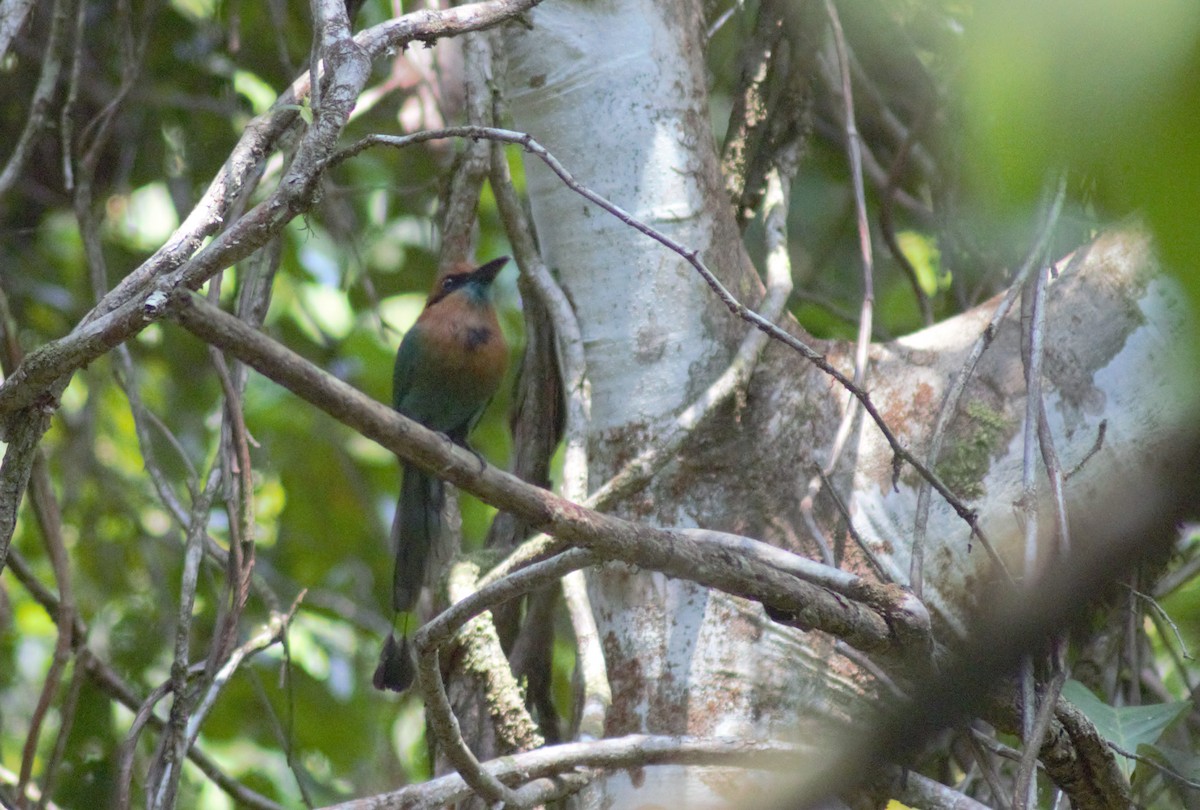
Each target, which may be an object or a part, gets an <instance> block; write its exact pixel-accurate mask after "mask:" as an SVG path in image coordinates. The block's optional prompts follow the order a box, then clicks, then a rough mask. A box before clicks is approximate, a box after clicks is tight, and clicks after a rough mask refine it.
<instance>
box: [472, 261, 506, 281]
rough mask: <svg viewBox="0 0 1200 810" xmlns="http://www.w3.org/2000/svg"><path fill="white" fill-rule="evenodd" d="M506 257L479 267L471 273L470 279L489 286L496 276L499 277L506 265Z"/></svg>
mask: <svg viewBox="0 0 1200 810" xmlns="http://www.w3.org/2000/svg"><path fill="white" fill-rule="evenodd" d="M508 259H509V257H508V256H501V257H500V258H498V259H492V260H491V261H490V262H488V263H487V264H484V265H480V266H479V267H477V268H475V269H474V270H472V271H471V275H472V277H474V278H476V279H478V280H480V281H483V282H486V283H488V284H491V283H492V282H493V281H494V280H495V279H496V276H498V275H500V271H501V270H503V269H504V265H506V264H508Z"/></svg>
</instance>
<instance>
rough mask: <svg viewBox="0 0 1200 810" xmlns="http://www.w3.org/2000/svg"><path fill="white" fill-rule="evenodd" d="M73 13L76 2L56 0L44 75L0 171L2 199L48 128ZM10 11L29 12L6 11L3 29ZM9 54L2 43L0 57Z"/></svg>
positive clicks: (43, 62) (46, 49)
mask: <svg viewBox="0 0 1200 810" xmlns="http://www.w3.org/2000/svg"><path fill="white" fill-rule="evenodd" d="M30 4H32V0H30ZM73 10H74V0H56V2H55V3H54V13H53V15H52V16H51V18H50V34H49V36H48V37H47V38H46V44H45V46H44V47H45V52H44V53H43V55H42V72H41V75H40V76H39V77H38V83H37V87H36V88H35V89H34V91H33V98H32V99H31V100H30V102H29V113H28V114H27V115H26V116H25V126H24V127H23V128H22V129H21V134H20V135H19V136H18V137H17V142H16V145H14V146H13V151H12V154H10V155H9V156H8V161H7V162H6V163H5V164H4V168H3V169H0V196H3V195H5V194H7V193H8V191H9V189H11V188H12V185H13V183H15V182H16V180H17V178H18V177H19V176H20V174H21V170H22V169H23V168H24V166H25V163H26V161H27V160H28V159H29V156H30V154H31V153H32V152H33V146H34V144H35V143H36V141H37V138H38V136H39V135H40V134H41V133H42V131H43V130H44V129H45V127H46V121H47V119H48V118H49V112H50V103H51V102H52V101H53V100H54V93H55V91H56V90H57V89H58V80H59V76H60V75H61V73H62V66H63V59H64V57H65V53H64V50H65V46H66V43H67V36H68V34H69V33H70V31H71V26H70V20H71V18H72V16H73V15H72V13H71V12H72V11H73ZM10 11H11V12H12V13H15V14H17V15H18V16H20V15H23V14H24V13H25V12H26V11H28V8H26V9H23V10H15V9H3V10H2V12H3V13H0V19H4V20H5V22H4V23H2V24H0V29H6V28H7V27H8V25H7V15H8V14H9V13H10ZM7 50H8V49H7V46H6V43H3V42H0V54H3V53H4V52H5V51H7Z"/></svg>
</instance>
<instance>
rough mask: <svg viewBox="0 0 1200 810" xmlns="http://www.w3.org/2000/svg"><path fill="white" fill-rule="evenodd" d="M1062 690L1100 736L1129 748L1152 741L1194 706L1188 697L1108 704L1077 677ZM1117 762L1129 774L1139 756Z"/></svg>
mask: <svg viewBox="0 0 1200 810" xmlns="http://www.w3.org/2000/svg"><path fill="white" fill-rule="evenodd" d="M1062 694H1063V697H1065V698H1066V699H1067V700H1069V701H1071V702H1072V703H1074V704H1075V705H1076V706H1077V707H1078V708H1079V710H1080V711H1081V712H1083V713H1084V714H1085V715H1087V718H1088V719H1089V720H1091V721H1092V722H1093V723H1094V724H1095V726H1096V730H1097V731H1098V732H1100V736H1101V737H1103V738H1104V739H1106V740H1108V741H1109V742H1111V743H1113V744H1114V745H1116V746H1118V747H1119V748H1120V749H1121V750H1123V751H1130V752H1136V751H1137V749H1138V746H1139V745H1151V744H1153V743H1154V742H1155V741H1156V740H1158V738H1159V737H1160V736H1162V733H1163V731H1165V730H1166V728H1167V726H1169V725H1171V723H1173V722H1175V721H1176V720H1177V719H1179V718H1180V717H1181V716H1183V715H1184V714H1185V713H1186V712H1188V711H1190V710H1191V708H1192V703H1191V701H1188V700H1183V701H1178V702H1175V703H1156V704H1154V705H1151V706H1119V707H1118V706H1109V705H1108V704H1107V703H1105V702H1104V701H1102V700H1100V698H1098V697H1096V696H1095V695H1094V694H1092V692H1091V691H1090V690H1089V689H1088V688H1087V687H1086V686H1084V685H1083V684H1081V683H1079V682H1078V681H1067V683H1066V684H1065V685H1064V686H1063V690H1062ZM1117 762H1118V763H1119V764H1120V766H1121V771H1122V772H1123V773H1124V774H1125V777H1126V778H1129V775H1130V774H1131V773H1132V771H1133V766H1134V765H1135V764H1136V760H1133V759H1130V758H1129V757H1124V756H1122V757H1119V758H1118V759H1117Z"/></svg>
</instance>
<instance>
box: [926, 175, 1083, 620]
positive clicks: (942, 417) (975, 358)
mask: <svg viewBox="0 0 1200 810" xmlns="http://www.w3.org/2000/svg"><path fill="white" fill-rule="evenodd" d="M1066 193H1067V183H1066V177H1065V176H1063V177H1060V178H1059V182H1058V188H1057V190H1056V192H1055V194H1054V199H1053V201H1052V202H1051V204H1050V208H1049V210H1048V211H1047V213H1046V218H1045V221H1044V222H1043V224H1042V229H1041V231H1040V232H1039V233H1038V235H1037V238H1036V239H1035V240H1034V244H1033V246H1032V247H1031V248H1030V250H1029V254H1028V255H1027V256H1026V258H1025V262H1024V263H1023V264H1022V265H1021V269H1020V270H1019V271H1018V272H1017V277H1016V278H1015V279H1013V283H1012V286H1010V287H1009V289H1008V292H1007V293H1006V294H1005V296H1004V299H1003V300H1002V301H1001V302H1000V304H999V305H998V306H997V307H996V309H995V311H994V312H993V313H992V317H991V319H990V320H989V321H988V324H987V326H986V327H984V329H983V332H982V333H981V334H980V335H979V338H978V339H977V340H976V341H975V344H974V345H973V346H972V347H971V351H970V353H969V354H968V355H967V359H966V361H965V362H964V363H963V367H962V369H961V370H960V371H959V372H958V374H957V375H955V377H954V382H953V383H952V384H951V386H950V388H949V390H947V391H946V396H945V398H943V399H942V406H941V408H940V409H939V410H938V417H937V421H936V422H935V423H934V426H933V432H932V433H931V434H930V437H929V449H928V451H927V454H926V456H925V463H926V464H927V465H928V466H929V467H930V468H935V467H936V466H937V463H938V459H939V457H940V456H941V454H942V443H943V442H944V441H945V438H946V431H947V429H948V428H949V426H950V422H951V421H952V420H953V418H954V416H955V414H957V413H958V403H959V401H960V400H961V399H962V395H963V392H964V391H966V388H967V383H968V382H969V381H970V379H971V376H972V375H973V374H974V373H975V367H976V366H977V365H978V364H979V358H980V357H982V356H983V353H984V352H985V351H986V350H987V348H988V346H990V345H991V344H992V340H994V339H995V337H996V332H997V330H998V329H999V326H1000V322H1001V321H1003V320H1004V318H1005V317H1006V316H1007V315H1008V313H1009V311H1010V310H1011V309H1012V306H1013V303H1014V302H1015V301H1016V298H1017V293H1018V292H1019V291H1020V290H1021V287H1022V286H1023V285H1024V283H1025V279H1026V278H1028V277H1029V274H1030V273H1032V272H1033V271H1034V269H1035V268H1037V267H1040V266H1041V257H1042V256H1044V255H1045V253H1046V250H1047V249H1048V247H1049V245H1050V236H1051V234H1052V233H1053V232H1054V226H1055V224H1056V223H1057V222H1058V216H1059V214H1060V213H1061V212H1062V206H1063V201H1064V200H1065V199H1066ZM931 483H932V482H931ZM929 503H930V494H929V486H927V485H926V484H925V483H922V484H921V486H920V488H919V490H918V492H917V515H916V520H915V525H914V527H913V541H912V556H911V559H910V564H909V573H908V578H909V587H910V588H912V590H913V593H915V594H916V595H917V597H918V598H920V597H921V594H922V591H923V590H924V581H925V530H926V526H927V525H928V522H929ZM1000 570H1002V571H1006V570H1007V569H1006V568H1005V567H1004V566H1003V564H1002V563H1001V568H1000Z"/></svg>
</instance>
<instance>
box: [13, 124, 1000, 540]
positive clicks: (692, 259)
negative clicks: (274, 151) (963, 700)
mask: <svg viewBox="0 0 1200 810" xmlns="http://www.w3.org/2000/svg"><path fill="white" fill-rule="evenodd" d="M444 138H489V139H492V140H497V141H502V142H504V143H512V144H517V145H519V146H521V147H522V148H523V149H524V150H525V151H526V152H528V153H530V154H532V155H534V156H536V157H537V158H538V159H540V160H541V161H542V162H543V163H545V164H546V166H547V167H549V169H550V170H551V171H552V172H554V174H556V175H557V176H558V178H559V179H560V180H562V182H563V183H564V184H565V185H566V186H567V187H568V188H570V189H571V190H573V191H574V192H575V193H577V194H579V195H580V196H581V197H583V198H584V199H586V200H588V201H589V202H591V203H593V204H595V205H597V206H599V207H600V208H602V209H604V210H605V211H607V212H608V213H610V214H612V215H613V216H614V217H616V218H617V219H618V220H620V221H621V222H623V223H625V224H626V225H628V226H629V227H631V228H633V229H634V230H636V231H638V232H639V233H642V234H644V235H646V236H648V237H650V238H651V239H653V240H654V241H656V242H658V243H659V244H661V245H662V246H663V247H665V248H667V249H668V250H670V251H672V252H673V253H676V254H678V255H679V256H680V257H682V258H683V259H684V260H685V261H687V263H688V264H690V265H691V266H692V267H693V268H694V269H695V270H696V272H697V273H699V274H700V277H701V278H703V279H704V281H705V283H706V284H708V286H709V288H710V289H712V291H713V292H714V293H716V295H717V297H718V298H719V299H720V300H721V303H723V304H724V305H725V306H726V308H728V309H729V311H730V312H732V313H733V314H734V315H736V316H737V317H739V318H741V319H742V320H744V321H746V322H747V323H749V324H751V325H752V326H754V327H755V328H757V329H760V330H762V331H763V332H765V333H766V334H767V335H768V336H770V337H772V338H775V339H776V340H778V341H780V342H781V343H783V344H784V345H786V346H788V347H790V348H791V349H793V350H795V351H796V352H797V353H799V354H800V356H801V357H803V358H805V359H806V360H808V361H809V362H811V363H812V364H813V365H815V366H816V367H817V368H819V369H820V370H821V371H823V372H825V373H826V374H828V375H829V376H830V377H832V378H833V379H834V380H835V381H836V382H837V383H838V384H839V385H841V386H842V387H843V388H845V389H846V390H847V391H849V392H850V393H851V394H852V395H853V396H854V397H855V398H856V399H857V400H858V401H859V402H860V403H862V406H863V408H864V409H865V410H866V412H867V413H868V414H869V415H870V417H871V419H872V421H874V422H875V424H876V426H877V427H878V428H879V431H880V433H881V434H882V435H883V437H884V439H885V440H886V441H887V443H888V446H889V447H891V449H892V453H893V480H895V479H898V478H899V475H900V469H901V467H902V466H903V465H904V464H908V465H910V466H911V467H912V468H913V469H914V470H916V472H917V473H918V474H919V475H920V476H921V477H922V478H924V479H925V480H926V481H928V482H929V483H930V485H931V486H932V487H933V488H934V489H935V490H937V492H938V494H940V495H941V496H942V497H943V498H945V499H946V502H947V503H948V504H949V505H950V507H951V508H952V509H953V510H954V511H955V513H956V514H957V515H958V516H959V517H960V518H962V519H963V521H965V522H966V523H967V525H968V526H969V527H970V528H971V532H972V534H973V535H974V536H975V537H977V538H979V541H980V544H981V545H983V547H984V549H985V550H986V551H987V552H988V554H989V555H991V556H992V558H993V559H994V560H996V561H999V559H1000V558H999V556H998V555H997V554H996V552H995V549H994V547H993V546H992V544H991V542H990V541H989V540H988V539H987V536H986V535H985V534H984V533H983V529H982V528H981V527H980V525H979V519H978V515H976V513H975V512H974V510H972V509H969V508H968V507H967V506H966V505H965V504H964V503H963V502H962V501H961V500H960V499H959V498H958V496H956V495H955V494H954V493H953V492H951V491H950V488H949V487H948V486H946V484H945V482H943V481H942V479H941V478H940V477H939V476H938V475H936V474H935V473H934V472H933V471H932V470H931V469H930V468H929V467H927V466H926V465H925V464H924V463H922V461H921V460H920V459H918V458H917V457H916V456H915V455H914V454H913V453H912V452H910V451H909V450H908V449H907V448H906V447H904V445H902V444H901V443H900V440H899V439H898V438H896V434H895V433H893V432H892V429H891V428H890V427H888V425H887V422H885V421H884V419H883V416H882V415H881V414H880V413H879V409H878V408H877V407H876V406H875V403H874V402H873V401H872V400H871V397H870V395H869V394H868V393H867V392H866V391H865V390H863V388H861V387H860V386H858V385H856V384H855V383H854V381H853V380H851V379H850V378H849V377H847V376H846V375H845V374H843V373H842V372H841V371H839V370H838V369H836V368H834V366H833V365H832V364H830V362H829V361H828V360H827V359H826V358H825V355H823V354H821V353H820V352H818V351H816V350H815V349H813V348H812V347H811V346H809V345H808V344H807V343H805V342H804V341H802V340H801V339H800V338H798V337H796V336H795V335H792V334H791V333H789V332H788V331H786V330H785V329H784V328H783V327H781V326H777V325H776V324H775V323H774V322H772V321H771V320H769V319H767V318H766V317H764V316H763V315H761V314H759V313H758V312H755V311H754V310H752V309H750V308H749V307H747V306H746V305H745V304H743V303H742V302H741V301H739V300H738V299H737V298H736V297H734V295H733V293H731V292H730V291H729V290H728V289H727V288H726V287H725V285H724V284H722V283H721V281H720V280H719V279H718V278H717V277H716V275H715V274H714V273H713V272H712V270H710V269H709V268H708V266H707V265H706V264H705V263H704V261H703V260H702V259H701V258H700V251H699V250H695V249H692V248H688V247H686V246H684V245H682V244H680V243H679V242H677V241H675V240H674V239H672V238H671V237H669V236H667V235H666V234H664V233H663V232H661V231H659V230H657V229H656V228H654V227H652V226H650V225H647V224H645V223H644V222H642V221H640V220H638V219H636V218H635V217H633V215H631V214H630V213H629V212H627V211H625V209H623V208H621V207H620V206H618V205H615V204H614V203H611V202H609V201H608V200H606V199H605V198H604V197H602V196H600V195H599V194H597V193H596V192H594V191H592V190H591V189H589V188H587V187H586V186H583V185H582V184H580V183H579V182H578V181H577V180H576V179H575V178H574V177H573V176H572V175H571V173H570V172H568V171H567V169H566V168H565V167H564V166H563V165H562V164H561V163H559V162H558V160H557V159H556V158H555V157H554V156H553V155H552V154H550V152H549V151H547V150H546V148H545V147H544V146H542V145H541V144H540V143H538V142H537V141H536V140H534V139H533V137H532V136H530V135H527V134H525V133H522V132H514V131H512V130H506V129H493V128H488V127H449V128H446V129H439V130H428V131H425V132H416V133H413V134H411V135H402V136H391V135H367V136H365V137H364V138H362V139H361V140H359V141H358V142H357V143H354V144H352V145H351V146H348V147H346V148H345V149H342V150H341V151H339V152H338V153H337V154H335V155H334V156H332V157H331V158H330V161H329V162H330V165H336V164H338V163H341V162H343V161H345V160H348V159H350V158H351V157H354V156H355V155H357V154H359V153H361V152H362V151H364V150H366V149H368V148H370V147H372V146H381V145H382V146H391V147H394V148H402V147H406V146H411V145H413V144H417V143H424V142H426V141H432V140H441V139H444ZM2 394H3V388H2V387H0V395H2ZM3 404H4V402H3V398H2V396H0V413H2V412H3Z"/></svg>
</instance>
